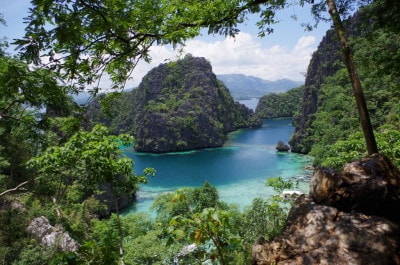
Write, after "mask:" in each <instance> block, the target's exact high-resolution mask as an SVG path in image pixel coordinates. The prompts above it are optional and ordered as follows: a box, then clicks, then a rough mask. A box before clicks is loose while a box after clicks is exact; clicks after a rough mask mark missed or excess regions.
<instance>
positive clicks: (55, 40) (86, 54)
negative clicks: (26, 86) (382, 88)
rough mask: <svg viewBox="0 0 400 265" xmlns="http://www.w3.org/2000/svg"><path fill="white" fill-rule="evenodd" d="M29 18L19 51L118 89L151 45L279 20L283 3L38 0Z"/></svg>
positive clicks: (81, 79) (74, 77)
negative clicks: (251, 18)
mask: <svg viewBox="0 0 400 265" xmlns="http://www.w3.org/2000/svg"><path fill="white" fill-rule="evenodd" d="M32 4H33V7H32V8H31V9H30V10H29V16H28V17H27V18H26V23H27V27H26V35H25V38H23V39H19V40H16V41H15V44H17V45H18V49H19V51H20V53H21V55H22V56H23V57H24V58H25V59H26V60H28V61H29V62H33V63H35V64H37V65H39V64H41V65H46V66H47V67H49V68H51V69H53V70H56V71H57V72H59V73H60V74H62V75H63V77H64V79H65V78H68V79H69V80H71V81H73V82H74V84H76V85H79V86H82V87H83V86H85V85H87V84H91V85H93V86H95V87H96V88H98V87H97V86H98V83H97V82H98V81H99V80H100V78H101V77H102V76H103V75H104V74H107V75H108V76H109V77H110V78H111V80H112V83H113V86H114V88H117V87H123V86H124V84H125V82H126V80H127V79H128V78H129V76H130V75H131V72H132V71H133V69H134V68H135V66H136V65H137V63H138V62H139V61H140V60H144V61H146V62H149V61H150V60H151V58H150V56H149V49H150V48H151V47H152V46H153V45H159V44H171V45H174V46H175V45H179V44H182V43H184V42H185V41H186V40H188V39H190V38H193V37H195V36H198V35H199V34H200V29H201V28H208V32H209V34H224V35H230V36H234V35H235V34H237V33H238V32H239V30H238V28H237V25H238V23H242V22H243V21H244V20H245V17H246V15H247V14H251V13H260V15H261V19H262V20H261V22H260V24H259V26H260V30H261V31H262V34H264V33H265V32H268V33H269V32H271V31H272V29H271V28H270V27H265V25H269V24H273V23H275V20H274V15H275V10H278V9H280V8H283V7H284V5H285V1H249V0H246V1H243V0H236V1H224V0H218V1H214V0H213V1H209V0H208V1H188V2H182V1H178V0H174V1H166V0H162V1H141V0H130V1H126V0H110V1H87V0H75V1H54V0H34V1H32Z"/></svg>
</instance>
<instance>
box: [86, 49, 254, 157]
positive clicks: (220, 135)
mask: <svg viewBox="0 0 400 265" xmlns="http://www.w3.org/2000/svg"><path fill="white" fill-rule="evenodd" d="M107 104H108V105H109V108H108V112H109V113H108V114H109V115H108V116H105V115H104V114H99V108H100V105H99V104H98V103H96V102H94V103H92V105H91V106H89V108H88V109H89V116H90V118H91V119H92V120H93V121H97V122H101V123H103V124H106V125H107V126H109V127H110V129H111V131H112V132H113V133H115V134H117V133H130V134H132V135H133V136H134V137H135V147H134V148H135V150H137V151H142V152H154V153H160V152H173V151H184V150H191V149H200V148H207V147H218V146H222V145H223V143H224V142H225V139H226V133H227V132H230V131H233V130H236V129H239V128H247V127H259V126H261V120H260V119H259V118H257V117H256V115H255V114H254V112H253V111H252V110H250V109H248V108H247V107H246V106H244V105H242V104H239V103H238V102H235V101H234V100H233V98H232V96H231V95H230V93H229V90H228V89H227V88H226V87H225V86H224V84H223V83H222V82H221V81H219V80H217V78H216V76H215V74H214V73H213V72H212V68H211V65H210V63H209V62H208V61H207V60H206V59H204V58H197V57H192V56H190V55H187V56H186V57H185V58H184V59H182V60H178V61H176V62H170V63H166V64H161V65H160V66H158V67H156V68H154V69H152V70H151V71H150V72H149V73H148V74H147V75H146V76H145V77H144V78H143V80H142V82H141V84H140V85H139V87H138V88H137V89H134V90H133V91H131V92H128V93H124V94H123V95H122V96H121V97H119V98H117V99H116V100H110V101H108V103H107Z"/></svg>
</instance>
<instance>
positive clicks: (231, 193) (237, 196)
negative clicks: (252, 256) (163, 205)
mask: <svg viewBox="0 0 400 265" xmlns="http://www.w3.org/2000/svg"><path fill="white" fill-rule="evenodd" d="M292 132H293V127H292V125H291V119H274V120H265V121H264V125H263V127H262V128H257V129H243V130H239V131H236V132H233V133H230V134H229V140H228V141H227V142H226V144H225V145H224V147H221V148H212V149H204V150H196V151H190V152H179V153H167V154H145V153H137V152H134V151H132V150H130V149H129V150H128V149H126V150H125V154H126V155H127V156H129V157H130V158H132V159H133V160H134V162H135V166H134V168H135V169H134V171H135V172H136V173H137V174H141V172H143V169H144V168H146V167H152V168H154V169H156V171H157V174H156V176H155V177H151V178H149V182H148V184H146V185H142V186H141V188H140V191H139V192H138V193H137V203H136V204H135V205H134V206H133V207H131V208H130V209H128V210H127V211H125V213H129V212H142V211H149V207H150V206H151V204H152V203H153V201H154V199H155V197H157V196H158V195H159V194H161V193H164V192H171V191H175V190H176V189H178V188H181V187H198V186H201V185H202V184H203V183H204V182H205V181H208V182H210V183H211V184H212V185H214V186H216V187H217V189H218V192H219V195H220V198H221V199H222V200H223V201H225V202H227V203H234V204H237V205H239V206H240V207H244V206H246V205H250V204H251V202H252V200H253V199H254V198H256V197H264V198H265V197H267V196H270V195H271V194H273V191H272V189H271V188H270V187H266V186H265V181H266V179H267V178H268V177H275V176H282V177H283V178H290V177H293V176H301V175H304V174H307V172H306V171H305V169H304V167H305V166H306V165H308V164H310V163H311V161H312V160H311V157H309V156H305V155H299V154H294V153H290V152H289V153H280V152H277V151H276V149H275V147H276V144H277V142H278V141H279V140H281V141H283V142H287V141H288V139H289V138H290V135H291V134H292Z"/></svg>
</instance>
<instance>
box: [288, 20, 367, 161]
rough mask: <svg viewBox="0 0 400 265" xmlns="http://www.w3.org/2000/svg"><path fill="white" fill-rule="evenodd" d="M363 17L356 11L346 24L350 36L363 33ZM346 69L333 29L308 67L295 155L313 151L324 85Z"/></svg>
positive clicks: (293, 139)
mask: <svg viewBox="0 0 400 265" xmlns="http://www.w3.org/2000/svg"><path fill="white" fill-rule="evenodd" d="M363 16H364V15H363V14H361V13H359V12H356V13H355V14H354V15H353V16H352V17H351V18H349V19H348V20H347V21H345V22H344V25H345V28H346V30H347V33H348V35H349V36H350V37H351V36H359V35H360V34H361V32H362V30H361V25H362V23H363V22H362V21H363ZM342 67H343V55H342V50H341V47H340V44H339V42H338V39H337V35H336V32H335V31H334V30H333V29H331V30H328V31H327V32H326V34H325V36H324V38H323V39H322V41H321V43H320V44H319V45H318V48H317V50H316V51H315V52H314V53H313V55H312V57H311V60H310V63H309V65H308V69H307V75H306V80H305V88H304V93H303V101H302V105H301V108H300V111H299V114H298V115H297V116H295V117H294V118H293V124H294V127H295V131H294V133H293V135H292V137H291V139H290V141H289V145H290V147H291V150H292V152H296V153H302V154H306V153H308V152H310V150H311V146H312V144H313V143H312V141H311V140H310V137H309V136H310V130H309V129H310V127H311V124H312V122H313V121H314V118H315V116H314V114H315V113H316V112H317V110H318V93H319V91H320V89H321V85H323V83H324V81H325V79H326V78H327V77H329V76H333V75H334V74H335V73H336V72H337V71H338V70H339V69H341V68H342ZM349 82H350V81H349Z"/></svg>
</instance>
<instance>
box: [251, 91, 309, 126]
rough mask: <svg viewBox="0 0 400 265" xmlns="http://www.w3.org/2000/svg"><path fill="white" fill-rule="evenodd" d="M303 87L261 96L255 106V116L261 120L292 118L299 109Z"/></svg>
mask: <svg viewBox="0 0 400 265" xmlns="http://www.w3.org/2000/svg"><path fill="white" fill-rule="evenodd" d="M303 93H304V86H300V87H297V88H293V89H290V90H289V91H287V92H285V93H279V94H275V93H272V94H268V95H265V96H262V97H261V98H260V100H259V102H258V104H257V108H256V114H257V116H258V117H260V118H262V119H272V118H279V117H293V115H294V114H295V113H296V112H297V111H298V110H299V109H300V106H301V103H302V100H303V98H302V96H303Z"/></svg>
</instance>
